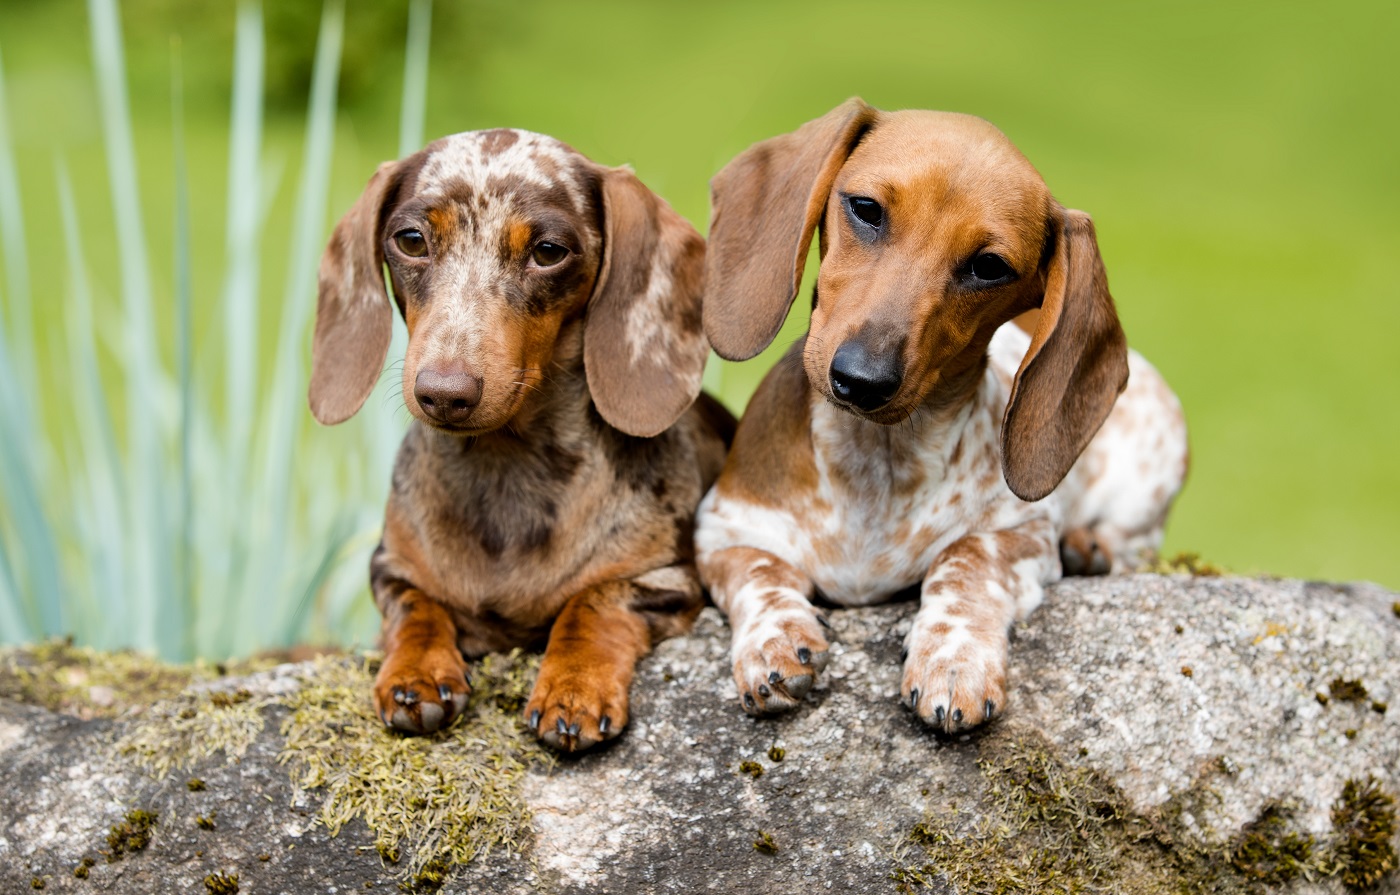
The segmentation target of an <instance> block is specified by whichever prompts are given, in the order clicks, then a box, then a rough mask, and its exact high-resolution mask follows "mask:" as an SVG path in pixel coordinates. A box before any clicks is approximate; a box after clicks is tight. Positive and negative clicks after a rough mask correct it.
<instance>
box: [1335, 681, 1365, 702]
mask: <svg viewBox="0 0 1400 895" xmlns="http://www.w3.org/2000/svg"><path fill="white" fill-rule="evenodd" d="M1327 689H1329V690H1331V691H1332V698H1333V699H1335V700H1338V701H1339V702H1365V701H1366V699H1367V697H1369V696H1370V694H1369V693H1367V692H1366V685H1365V684H1363V683H1361V682H1360V681H1348V680H1343V679H1342V678H1333V679H1332V683H1331V684H1329V685H1328V687H1327Z"/></svg>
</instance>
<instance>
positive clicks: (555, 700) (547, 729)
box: [525, 655, 631, 752]
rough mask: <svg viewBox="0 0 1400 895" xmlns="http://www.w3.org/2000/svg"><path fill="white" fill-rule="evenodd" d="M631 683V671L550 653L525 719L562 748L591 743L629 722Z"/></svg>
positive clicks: (578, 747)
mask: <svg viewBox="0 0 1400 895" xmlns="http://www.w3.org/2000/svg"><path fill="white" fill-rule="evenodd" d="M630 683H631V680H630V675H628V674H619V673H617V670H616V669H610V668H608V667H607V666H606V665H603V666H601V667H598V666H595V667H586V666H582V665H581V663H576V662H563V661H559V662H551V661H550V657H549V656H548V655H546V656H545V659H544V661H543V662H541V663H540V675H539V677H538V678H537V679H536V680H535V689H534V690H533V691H532V692H531V693H530V701H529V702H528V703H527V704H526V705H525V722H526V723H527V724H529V726H530V729H531V730H533V731H534V732H535V734H536V735H537V736H539V738H540V739H542V740H544V741H545V742H546V743H548V744H549V745H551V746H553V747H554V748H556V749H559V750H561V751H564V752H578V751H582V750H584V749H588V748H591V747H593V746H596V745H597V744H598V743H601V742H603V741H604V740H610V739H612V738H613V737H615V736H617V735H618V734H619V733H621V732H622V728H624V727H626V726H627V689H628V686H629V684H630Z"/></svg>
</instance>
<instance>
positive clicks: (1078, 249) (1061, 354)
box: [1001, 205, 1128, 500]
mask: <svg viewBox="0 0 1400 895" xmlns="http://www.w3.org/2000/svg"><path fill="white" fill-rule="evenodd" d="M1052 220H1053V221H1054V223H1053V224H1052V226H1051V230H1050V232H1051V234H1052V236H1053V238H1054V240H1055V251H1054V255H1053V256H1052V258H1051V260H1050V266H1049V269H1048V271H1047V272H1046V276H1045V297H1044V299H1043V300H1042V302H1041V310H1040V321H1039V323H1038V324H1037V326H1036V329H1035V333H1034V334H1033V335H1032V336H1031V347H1030V348H1029V349H1028V350H1027V351H1026V356H1025V358H1024V359H1022V361H1021V368H1020V369H1019V370H1017V371H1016V381H1015V382H1014V383H1013V384H1012V387H1011V400H1010V401H1009V402H1008V403H1007V405H1006V416H1005V417H1004V418H1003V420H1002V424H1001V468H1002V473H1003V475H1005V476H1006V483H1007V485H1009V486H1010V487H1011V490H1012V491H1013V492H1015V494H1016V496H1017V497H1019V498H1021V499H1022V500H1040V499H1041V498H1042V497H1044V496H1045V495H1047V494H1049V493H1050V492H1051V491H1053V490H1055V486H1056V485H1058V484H1059V483H1060V480H1061V479H1063V478H1064V477H1065V475H1066V474H1068V473H1069V470H1070V467H1071V466H1073V465H1074V461H1075V460H1076V459H1077V458H1078V457H1079V454H1080V452H1081V451H1083V450H1084V448H1085V446H1086V445H1088V443H1089V439H1091V438H1093V437H1094V433H1095V432H1097V431H1098V430H1099V426H1100V425H1102V424H1103V421H1104V419H1105V418H1106V417H1107V416H1108V414H1109V411H1111V410H1112V409H1113V402H1114V401H1116V400H1118V393H1119V392H1121V391H1122V390H1123V388H1124V387H1125V386H1126V385H1127V384H1128V346H1127V340H1126V339H1125V338H1124V336H1123V328H1122V326H1120V325H1119V323H1118V313H1117V312H1116V311H1115V310H1114V308H1113V296H1111V295H1109V293H1108V274H1107V273H1106V272H1105V271H1104V267H1103V259H1102V258H1100V257H1099V243H1098V239H1097V237H1095V235H1094V224H1093V222H1092V221H1090V220H1089V216H1088V215H1087V214H1085V213H1084V212H1082V211H1066V210H1065V209H1063V208H1060V207H1059V206H1058V205H1055V206H1054V210H1053V212H1052Z"/></svg>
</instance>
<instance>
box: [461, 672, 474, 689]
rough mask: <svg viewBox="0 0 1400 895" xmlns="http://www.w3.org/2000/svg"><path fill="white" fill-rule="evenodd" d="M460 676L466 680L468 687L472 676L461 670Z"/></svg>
mask: <svg viewBox="0 0 1400 895" xmlns="http://www.w3.org/2000/svg"><path fill="white" fill-rule="evenodd" d="M462 677H463V678H464V679H465V680H466V682H467V686H468V687H470V686H471V685H472V676H471V675H470V674H468V673H467V672H465V671H464V672H462Z"/></svg>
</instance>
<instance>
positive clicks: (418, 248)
mask: <svg viewBox="0 0 1400 895" xmlns="http://www.w3.org/2000/svg"><path fill="white" fill-rule="evenodd" d="M394 245H396V246H398V249H399V251H400V252H403V253H404V254H405V255H407V256H409V257H410V258H422V257H423V256H424V255H426V254H428V241H427V240H426V239H424V238H423V234H422V233H420V232H418V231H417V230H400V231H399V232H397V233H395V234H394Z"/></svg>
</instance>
